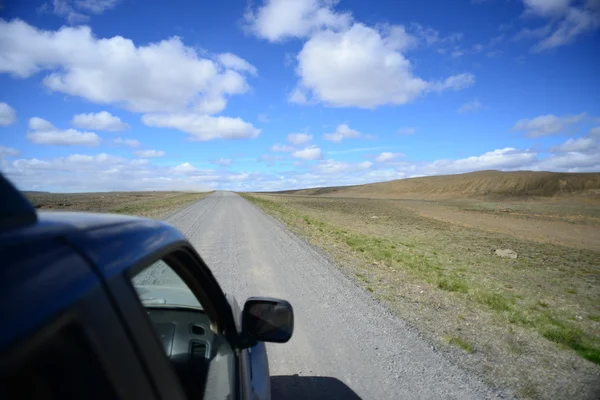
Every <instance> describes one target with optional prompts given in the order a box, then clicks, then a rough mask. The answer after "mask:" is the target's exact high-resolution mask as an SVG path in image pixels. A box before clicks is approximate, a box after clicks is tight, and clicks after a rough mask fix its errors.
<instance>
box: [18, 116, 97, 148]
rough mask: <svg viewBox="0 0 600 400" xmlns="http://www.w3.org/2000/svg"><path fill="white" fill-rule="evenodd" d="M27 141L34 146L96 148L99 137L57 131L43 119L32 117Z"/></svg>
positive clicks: (85, 133) (70, 131)
mask: <svg viewBox="0 0 600 400" xmlns="http://www.w3.org/2000/svg"><path fill="white" fill-rule="evenodd" d="M29 128H30V129H32V131H30V132H27V139H29V141H30V142H32V143H35V144H50V145H58V146H90V147H92V146H97V145H99V144H100V137H98V135H96V134H95V133H93V132H80V131H78V130H75V129H64V130H61V129H58V128H56V127H55V126H54V125H52V124H51V123H50V122H48V121H46V120H45V119H42V118H38V117H33V118H31V119H29Z"/></svg>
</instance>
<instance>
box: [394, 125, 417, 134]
mask: <svg viewBox="0 0 600 400" xmlns="http://www.w3.org/2000/svg"><path fill="white" fill-rule="evenodd" d="M416 132H417V130H416V129H415V128H413V127H410V126H409V127H406V128H400V129H398V131H397V132H396V133H397V134H399V135H414V134H415V133H416Z"/></svg>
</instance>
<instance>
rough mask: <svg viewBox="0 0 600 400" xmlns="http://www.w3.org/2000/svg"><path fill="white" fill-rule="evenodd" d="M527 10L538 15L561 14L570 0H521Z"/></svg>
mask: <svg viewBox="0 0 600 400" xmlns="http://www.w3.org/2000/svg"><path fill="white" fill-rule="evenodd" d="M523 3H524V5H525V7H526V8H527V10H528V11H529V12H533V13H535V14H538V15H552V14H562V13H563V12H565V11H566V10H567V9H568V7H569V5H570V4H571V0H523Z"/></svg>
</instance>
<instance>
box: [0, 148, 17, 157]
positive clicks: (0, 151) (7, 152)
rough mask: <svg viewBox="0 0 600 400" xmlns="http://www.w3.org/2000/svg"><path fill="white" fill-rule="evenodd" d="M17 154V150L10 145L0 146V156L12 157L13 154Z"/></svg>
mask: <svg viewBox="0 0 600 400" xmlns="http://www.w3.org/2000/svg"><path fill="white" fill-rule="evenodd" d="M18 155H19V151H18V150H17V149H13V148H12V147H4V146H0V158H3V157H14V156H18Z"/></svg>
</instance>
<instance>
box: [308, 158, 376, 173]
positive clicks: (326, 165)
mask: <svg viewBox="0 0 600 400" xmlns="http://www.w3.org/2000/svg"><path fill="white" fill-rule="evenodd" d="M372 165H373V163H372V162H370V161H363V162H360V163H349V162H343V161H336V160H324V161H321V162H319V163H317V164H315V165H314V166H313V168H312V171H313V173H317V174H326V175H328V174H340V173H348V172H355V171H359V170H365V169H369V168H371V166H372Z"/></svg>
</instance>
